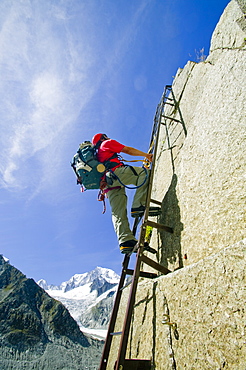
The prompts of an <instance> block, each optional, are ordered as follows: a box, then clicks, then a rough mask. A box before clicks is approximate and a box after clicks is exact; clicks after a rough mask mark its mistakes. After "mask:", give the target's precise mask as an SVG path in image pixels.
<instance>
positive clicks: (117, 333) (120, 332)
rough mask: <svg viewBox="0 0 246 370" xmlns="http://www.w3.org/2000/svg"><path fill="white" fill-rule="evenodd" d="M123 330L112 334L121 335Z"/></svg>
mask: <svg viewBox="0 0 246 370" xmlns="http://www.w3.org/2000/svg"><path fill="white" fill-rule="evenodd" d="M121 334H122V331H116V332H115V333H110V335H121Z"/></svg>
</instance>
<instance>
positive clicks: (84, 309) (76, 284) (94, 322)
mask: <svg viewBox="0 0 246 370" xmlns="http://www.w3.org/2000/svg"><path fill="white" fill-rule="evenodd" d="M119 279H120V278H119V276H118V275H117V274H116V273H115V272H114V271H112V270H110V269H106V268H102V267H96V268H95V269H94V270H92V271H90V272H86V273H84V274H76V275H74V276H72V277H71V279H69V280H68V281H66V282H63V283H62V284H60V285H59V286H56V285H48V284H47V282H46V281H45V280H43V279H41V280H39V281H38V285H39V286H40V287H42V288H43V289H45V291H46V292H47V293H48V294H49V295H50V296H51V297H53V298H55V299H57V300H58V301H60V302H62V303H63V304H64V306H65V307H66V308H67V309H68V310H69V312H70V314H71V316H72V317H73V318H74V319H75V320H76V321H77V323H78V324H79V326H80V328H81V330H82V331H83V332H84V333H87V334H89V333H90V334H91V335H92V336H93V337H96V338H104V337H105V335H106V329H107V326H108V322H109V319H110V314H111V311H112V306H113V299H114V295H115V291H116V289H117V285H118V283H119Z"/></svg>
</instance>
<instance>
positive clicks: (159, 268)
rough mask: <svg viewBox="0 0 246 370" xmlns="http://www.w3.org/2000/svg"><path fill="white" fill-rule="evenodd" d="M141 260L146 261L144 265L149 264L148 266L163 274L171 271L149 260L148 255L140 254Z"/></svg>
mask: <svg viewBox="0 0 246 370" xmlns="http://www.w3.org/2000/svg"><path fill="white" fill-rule="evenodd" d="M141 261H142V262H144V263H146V265H149V266H150V267H153V268H154V269H155V270H157V271H160V272H162V273H163V274H164V275H166V274H169V273H170V272H171V271H170V270H168V269H167V268H166V267H164V266H162V265H160V264H159V263H157V262H155V261H153V260H151V259H150V258H149V257H147V256H145V255H142V256H141Z"/></svg>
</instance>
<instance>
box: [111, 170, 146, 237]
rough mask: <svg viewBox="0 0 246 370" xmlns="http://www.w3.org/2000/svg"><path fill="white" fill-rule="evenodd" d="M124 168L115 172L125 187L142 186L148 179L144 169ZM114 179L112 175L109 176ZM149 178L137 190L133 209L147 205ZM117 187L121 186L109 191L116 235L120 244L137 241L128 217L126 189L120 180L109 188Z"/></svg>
mask: <svg viewBox="0 0 246 370" xmlns="http://www.w3.org/2000/svg"><path fill="white" fill-rule="evenodd" d="M133 169H134V171H135V173H134V171H133V170H132V168H131V166H122V167H118V168H116V170H115V171H114V173H115V175H116V176H117V177H118V178H119V179H120V181H121V182H122V183H123V184H125V185H135V186H139V185H141V184H142V183H143V182H144V180H145V179H146V172H145V170H144V169H143V168H142V167H133ZM147 171H148V172H149V170H147ZM109 176H111V178H112V175H109ZM148 179H149V174H148V178H147V180H146V181H145V183H144V184H143V185H142V186H140V187H139V188H138V189H136V192H135V195H134V198H133V202H132V208H137V207H140V206H141V205H143V206H144V205H145V202H146V196H147V189H148ZM116 186H121V187H120V188H117V189H111V190H110V191H108V193H107V196H108V198H109V202H110V206H111V210H112V221H113V225H114V229H115V232H116V235H117V237H118V240H119V244H121V243H123V242H125V241H128V240H137V239H136V238H135V236H134V235H133V234H132V231H131V229H130V225H129V221H128V217H127V195H126V191H125V187H124V186H122V185H121V184H120V182H119V181H118V180H114V181H113V183H112V184H110V186H108V188H109V189H110V188H114V187H116Z"/></svg>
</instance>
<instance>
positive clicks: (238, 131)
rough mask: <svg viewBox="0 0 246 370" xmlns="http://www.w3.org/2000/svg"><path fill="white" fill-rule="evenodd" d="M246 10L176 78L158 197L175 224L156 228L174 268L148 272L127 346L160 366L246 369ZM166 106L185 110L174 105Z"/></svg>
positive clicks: (224, 24)
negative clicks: (153, 274) (156, 273)
mask: <svg viewBox="0 0 246 370" xmlns="http://www.w3.org/2000/svg"><path fill="white" fill-rule="evenodd" d="M245 11H246V4H245V2H244V1H242V0H238V1H236V0H232V1H231V2H230V3H229V4H228V6H227V7H226V9H225V11H224V12H223V14H222V16H221V18H220V20H219V22H218V25H217V26H216V28H215V30H214V33H213V36H212V40H211V48H210V53H209V56H208V57H207V59H206V60H205V61H202V62H200V63H194V62H188V63H187V64H186V66H185V67H184V68H183V69H179V70H178V71H177V74H176V76H175V79H174V82H173V85H172V88H173V92H174V95H175V98H176V100H177V102H178V104H179V108H180V110H181V113H182V117H183V120H184V125H185V130H184V127H183V126H182V125H181V124H180V123H178V122H177V121H175V120H165V119H164V118H163V122H162V123H163V125H162V127H161V132H160V141H159V144H158V154H157V167H156V170H155V178H154V187H153V199H156V200H159V201H162V211H163V212H162V215H161V217H160V219H159V222H162V223H164V224H165V225H167V226H170V227H173V228H174V233H173V234H168V233H166V232H165V231H163V232H159V231H154V232H153V234H152V239H151V246H152V247H155V248H156V249H157V257H156V258H157V260H158V262H159V263H161V264H163V265H164V266H166V267H168V268H169V269H170V270H172V271H173V272H172V273H170V274H169V275H166V276H160V277H158V278H157V279H155V280H154V281H148V280H146V279H143V280H142V281H141V282H140V284H139V286H138V291H137V299H136V304H135V309H134V316H133V320H132V328H131V335H130V339H129V343H128V351H127V357H129V358H142V359H152V362H153V368H155V369H158V370H162V369H163V370H168V369H178V370H183V369H195V370H199V369H201V370H204V369H228V370H245V358H246V349H245V298H246V295H245V267H246V266H245V245H246V239H245V238H246V232H245V221H246V219H245V194H246V192H245V190H246V189H245V149H246V148H245V131H246V114H245V102H246V68H245V65H246V15H245ZM165 116H168V117H173V118H174V119H175V118H176V119H178V118H179V116H178V112H177V110H176V109H174V108H173V107H172V106H169V107H167V108H166V110H165ZM186 133H187V134H186ZM167 134H168V139H169V140H167ZM151 258H153V257H152V256H151ZM149 270H150V269H149ZM128 293H129V292H128V291H127V289H125V290H124V295H123V300H122V304H121V311H120V315H119V320H118V322H117V327H116V329H115V331H120V330H121V328H122V319H123V317H124V312H125V306H126V302H127V298H128ZM118 347H119V338H117V337H115V338H114V339H113V348H114V349H115V350H117V348H118ZM116 356H117V353H116V351H112V354H111V357H110V361H109V365H108V369H112V368H113V363H114V361H115V358H116Z"/></svg>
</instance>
